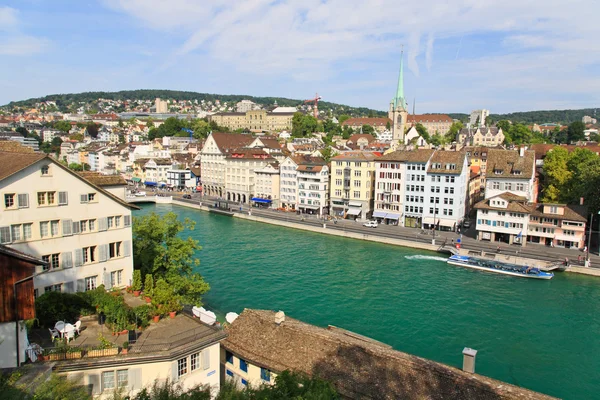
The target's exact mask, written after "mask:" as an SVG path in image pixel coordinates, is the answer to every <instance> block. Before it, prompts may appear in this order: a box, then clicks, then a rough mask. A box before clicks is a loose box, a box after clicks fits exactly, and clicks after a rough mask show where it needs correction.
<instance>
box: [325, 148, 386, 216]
mask: <svg viewBox="0 0 600 400" xmlns="http://www.w3.org/2000/svg"><path fill="white" fill-rule="evenodd" d="M376 156H377V155H376V154H374V153H372V152H366V151H350V152H347V153H344V154H342V155H339V156H336V157H334V158H332V159H331V185H330V192H329V197H330V199H331V212H330V215H332V216H335V217H338V218H351V219H361V220H366V219H368V218H370V217H371V215H372V212H373V198H374V188H375V158H376Z"/></svg>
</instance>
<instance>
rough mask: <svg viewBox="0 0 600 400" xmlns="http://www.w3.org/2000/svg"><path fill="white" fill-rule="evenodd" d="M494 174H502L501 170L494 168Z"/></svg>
mask: <svg viewBox="0 0 600 400" xmlns="http://www.w3.org/2000/svg"><path fill="white" fill-rule="evenodd" d="M494 174H495V175H502V170H501V169H496V168H494Z"/></svg>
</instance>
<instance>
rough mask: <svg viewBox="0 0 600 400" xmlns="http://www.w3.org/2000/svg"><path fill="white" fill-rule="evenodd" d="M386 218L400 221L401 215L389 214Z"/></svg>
mask: <svg viewBox="0 0 600 400" xmlns="http://www.w3.org/2000/svg"><path fill="white" fill-rule="evenodd" d="M385 217H386V218H387V219H400V214H387V215H386V216H385Z"/></svg>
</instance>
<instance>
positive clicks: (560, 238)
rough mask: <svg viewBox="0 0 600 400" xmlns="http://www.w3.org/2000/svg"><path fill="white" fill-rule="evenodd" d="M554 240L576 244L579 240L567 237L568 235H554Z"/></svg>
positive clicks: (574, 237) (575, 237)
mask: <svg viewBox="0 0 600 400" xmlns="http://www.w3.org/2000/svg"><path fill="white" fill-rule="evenodd" d="M536 233H537V232H536ZM534 236H535V235H534ZM554 239H556V240H562V241H563V242H578V241H579V240H580V239H578V238H577V236H569V235H556V236H554Z"/></svg>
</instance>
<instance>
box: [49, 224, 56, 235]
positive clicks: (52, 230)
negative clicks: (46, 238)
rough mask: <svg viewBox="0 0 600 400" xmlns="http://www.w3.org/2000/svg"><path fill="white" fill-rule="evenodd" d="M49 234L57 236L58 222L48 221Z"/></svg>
mask: <svg viewBox="0 0 600 400" xmlns="http://www.w3.org/2000/svg"><path fill="white" fill-rule="evenodd" d="M50 234H51V235H52V236H58V221H50Z"/></svg>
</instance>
